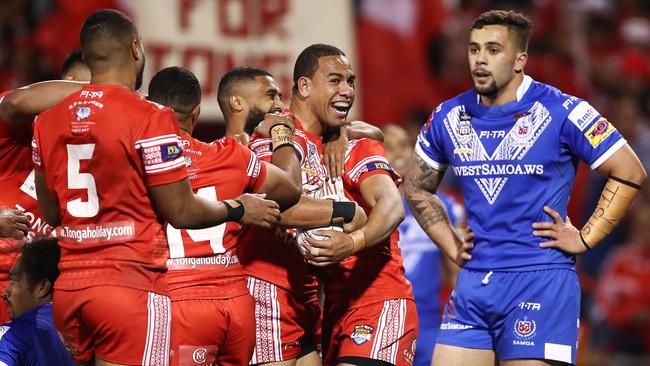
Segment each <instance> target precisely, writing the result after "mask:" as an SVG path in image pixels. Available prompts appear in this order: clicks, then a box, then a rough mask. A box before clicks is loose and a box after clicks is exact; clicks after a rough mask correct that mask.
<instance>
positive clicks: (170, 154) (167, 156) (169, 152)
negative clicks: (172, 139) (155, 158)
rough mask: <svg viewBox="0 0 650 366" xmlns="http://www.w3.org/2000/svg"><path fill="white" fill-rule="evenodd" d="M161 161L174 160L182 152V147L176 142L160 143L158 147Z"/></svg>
mask: <svg viewBox="0 0 650 366" xmlns="http://www.w3.org/2000/svg"><path fill="white" fill-rule="evenodd" d="M160 153H161V158H162V161H170V160H176V158H177V157H179V156H180V155H181V154H182V153H183V149H182V148H181V147H180V146H178V144H177V143H171V144H166V145H162V146H161V147H160Z"/></svg>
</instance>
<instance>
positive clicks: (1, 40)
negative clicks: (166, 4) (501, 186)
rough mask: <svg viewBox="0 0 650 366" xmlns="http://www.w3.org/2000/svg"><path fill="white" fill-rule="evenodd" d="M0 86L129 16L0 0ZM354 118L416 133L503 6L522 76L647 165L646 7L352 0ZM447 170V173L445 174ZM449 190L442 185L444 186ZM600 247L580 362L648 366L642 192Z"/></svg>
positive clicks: (592, 198)
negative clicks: (357, 97) (604, 129)
mask: <svg viewBox="0 0 650 366" xmlns="http://www.w3.org/2000/svg"><path fill="white" fill-rule="evenodd" d="M0 4H1V6H0V90H8V89H12V88H16V87H19V86H22V85H26V84H29V83H32V82H35V81H40V80H47V79H54V78H57V76H58V75H57V73H58V69H59V67H60V65H61V63H62V62H63V59H64V57H65V55H66V54H67V53H68V52H69V51H70V50H71V49H73V48H75V47H77V46H78V30H79V29H80V27H81V24H82V22H83V19H84V18H85V16H86V15H87V14H89V13H90V12H91V11H93V10H95V9H99V8H104V7H112V8H118V9H121V10H125V11H127V12H128V10H129V9H128V6H129V1H126V0H84V1H78V0H2V1H0ZM354 5H355V10H356V14H357V20H358V22H357V31H358V32H357V45H358V50H357V54H358V58H359V62H358V63H357V66H356V69H357V72H358V73H359V75H360V85H359V88H360V91H361V115H360V117H361V118H362V119H364V120H367V121H369V122H371V123H378V124H384V123H397V124H400V125H402V126H404V127H405V128H406V129H407V130H408V131H409V132H410V133H411V136H412V137H413V138H414V136H415V135H416V134H417V131H418V130H419V128H420V126H421V125H422V123H423V122H424V121H425V119H426V118H427V116H428V114H429V113H430V111H431V109H432V108H433V107H435V105H437V104H438V103H440V102H441V101H443V100H445V99H447V98H450V97H453V96H454V95H456V94H458V93H460V92H462V91H464V90H466V89H467V88H469V87H470V78H469V73H468V68H467V57H466V55H467V47H466V44H467V38H468V29H469V25H470V23H471V20H472V19H473V18H474V17H476V16H477V15H478V14H479V13H480V12H482V11H484V10H488V9H514V10H520V11H522V12H524V13H525V14H527V15H529V16H530V17H531V19H532V20H533V25H534V29H533V34H532V38H531V43H530V46H529V59H528V64H527V67H526V73H527V74H529V75H531V76H532V77H533V78H534V79H536V80H538V81H542V82H546V83H549V84H552V85H555V86H557V87H558V88H560V89H561V90H563V91H564V92H566V93H569V94H573V95H576V96H578V97H581V98H585V99H587V100H589V101H590V103H591V104H592V105H593V106H594V107H595V108H596V109H598V110H599V111H600V112H601V113H602V114H603V115H605V116H606V117H607V118H608V119H609V120H610V121H612V122H613V123H614V125H615V126H616V127H617V128H618V129H619V130H620V131H621V133H622V134H623V135H624V136H625V138H626V139H627V140H628V142H629V143H630V145H631V146H632V147H633V148H634V150H635V151H636V153H637V155H638V156H639V158H640V159H641V160H642V163H643V165H644V166H645V167H646V169H648V168H650V120H649V118H648V117H649V116H650V1H647V0H616V1H615V0H520V1H490V0H465V1H463V0H356V1H355V2H354ZM448 175H451V174H448ZM604 183H605V179H604V178H603V177H600V176H599V175H598V174H597V173H595V172H590V171H589V169H588V168H587V167H585V166H581V167H580V169H579V175H578V178H577V180H576V187H575V188H574V196H573V198H572V205H571V208H570V217H571V218H572V220H573V221H574V223H575V224H576V226H580V225H582V224H583V223H584V222H585V221H586V219H587V218H588V217H589V216H590V215H591V212H592V211H593V208H594V207H595V204H596V201H597V199H598V195H599V194H600V192H601V190H602V187H603V185H604ZM448 184H449V187H448V188H449V189H453V188H454V187H453V180H450V182H448ZM632 210H633V212H632V213H631V214H630V215H628V220H627V221H626V222H625V223H624V224H623V225H621V227H620V229H618V230H617V231H616V232H614V233H613V234H612V235H610V237H609V238H608V239H607V240H606V242H605V243H603V244H602V245H599V246H598V247H597V248H595V249H594V250H593V251H591V252H588V253H586V254H584V255H582V256H581V257H580V258H579V262H578V269H579V273H580V276H581V282H582V288H583V294H582V299H583V312H582V314H583V319H582V331H583V334H582V336H581V342H582V346H581V352H582V354H581V355H580V356H579V363H580V364H581V365H589V366H599V365H619V366H620V365H650V231H648V227H650V188H649V187H648V186H646V187H645V188H644V194H643V195H642V197H639V198H638V199H637V202H636V203H635V205H634V207H633V208H632Z"/></svg>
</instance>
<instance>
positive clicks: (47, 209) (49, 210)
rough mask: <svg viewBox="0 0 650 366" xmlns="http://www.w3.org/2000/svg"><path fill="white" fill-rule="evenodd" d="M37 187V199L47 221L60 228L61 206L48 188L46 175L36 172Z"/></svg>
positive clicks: (35, 182)
mask: <svg viewBox="0 0 650 366" xmlns="http://www.w3.org/2000/svg"><path fill="white" fill-rule="evenodd" d="M34 184H35V186H36V197H38V206H39V208H40V209H41V212H42V213H43V216H45V220H46V221H47V223H48V224H50V225H52V226H58V225H59V222H60V219H61V218H60V213H59V204H58V203H57V201H56V199H55V198H54V195H53V194H52V192H51V191H50V189H49V188H48V186H47V181H46V179H45V173H43V172H42V171H36V174H35V176H34Z"/></svg>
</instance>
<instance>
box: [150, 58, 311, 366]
mask: <svg viewBox="0 0 650 366" xmlns="http://www.w3.org/2000/svg"><path fill="white" fill-rule="evenodd" d="M149 100H152V101H155V102H157V103H161V104H163V105H165V106H168V107H171V108H173V109H174V111H175V113H176V116H177V117H178V119H179V121H180V129H181V145H182V146H183V149H184V154H185V159H186V165H187V167H188V171H189V173H190V182H191V183H192V189H193V190H194V191H195V192H196V193H197V194H199V195H201V196H203V197H205V198H208V199H213V200H216V199H217V196H218V198H219V199H222V200H224V199H234V198H236V197H237V196H239V195H240V194H242V193H245V192H251V193H255V192H260V193H267V194H268V197H269V198H270V199H273V200H275V201H277V202H278V203H279V204H280V206H281V207H285V208H286V207H289V206H291V205H293V204H294V203H296V202H297V201H298V198H299V197H300V191H301V189H300V169H299V165H298V158H297V156H296V154H295V153H294V152H293V149H291V148H289V149H286V148H281V145H278V144H276V146H275V149H274V153H273V163H274V164H276V165H277V166H276V165H273V164H267V163H262V162H260V160H259V159H258V158H257V156H256V155H255V154H254V153H253V152H251V151H250V150H249V149H248V148H247V147H245V146H242V145H241V144H239V143H237V141H235V140H234V139H233V138H231V137H224V138H223V139H219V140H216V141H214V142H213V143H211V144H206V143H203V142H201V141H199V140H197V139H195V138H193V137H192V136H191V135H192V131H193V130H194V126H195V125H196V122H197V120H198V117H199V114H200V104H201V86H200V85H199V82H198V80H197V79H196V77H195V76H194V74H192V73H191V72H190V71H189V70H186V69H183V68H180V67H168V68H165V69H163V70H160V71H159V72H158V73H156V75H155V76H154V77H153V78H152V79H151V82H150V83H149ZM263 118H265V120H266V121H267V122H268V123H267V126H268V127H270V126H271V125H272V126H278V127H280V126H284V125H287V126H290V129H289V130H288V131H290V130H291V129H292V128H293V120H292V118H291V116H290V115H266V116H263ZM270 130H271V131H270V132H269V131H264V132H263V133H265V134H266V135H268V134H269V133H270V134H271V135H272V137H274V138H276V140H277V139H278V136H277V134H276V133H277V131H278V130H277V127H276V128H274V129H270ZM258 131H260V130H259V129H258ZM284 143H290V142H284ZM278 166H279V167H283V168H285V169H286V172H285V171H284V170H282V169H280V168H278ZM233 177H244V178H243V179H233ZM240 230H241V225H239V224H237V223H227V224H222V225H219V226H215V227H212V228H208V229H203V230H179V229H176V228H174V227H172V226H170V225H168V226H167V239H168V242H169V248H170V259H169V260H168V261H167V268H168V270H169V271H168V273H167V279H168V282H169V286H170V295H171V296H170V297H171V301H172V351H173V357H172V364H173V365H194V360H195V357H194V356H195V352H203V356H202V359H203V360H204V361H203V362H205V363H211V362H215V363H216V364H218V365H247V364H248V361H249V360H250V358H251V355H252V353H253V347H254V345H255V315H254V305H253V298H252V297H251V296H250V294H249V293H248V289H247V288H246V280H245V277H244V273H243V270H242V268H241V265H240V264H239V262H238V260H237V255H236V245H237V241H238V239H237V234H238V232H239V231H240ZM260 245H264V244H263V243H260ZM188 259H189V260H192V262H190V261H189V260H188ZM195 263H198V264H195ZM197 350H198V351H197Z"/></svg>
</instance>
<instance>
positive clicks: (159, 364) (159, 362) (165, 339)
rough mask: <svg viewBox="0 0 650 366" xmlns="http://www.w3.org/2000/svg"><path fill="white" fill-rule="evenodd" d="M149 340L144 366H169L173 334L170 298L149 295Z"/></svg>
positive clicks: (143, 359)
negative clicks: (171, 336)
mask: <svg viewBox="0 0 650 366" xmlns="http://www.w3.org/2000/svg"><path fill="white" fill-rule="evenodd" d="M148 294H149V295H148V296H149V298H148V300H147V310H148V314H147V340H146V342H145V346H144V353H143V355H142V365H147V366H168V365H169V347H170V345H169V335H170V332H171V319H172V316H171V315H172V314H171V304H170V301H169V297H167V296H164V295H159V294H155V293H153V292H149V293H148Z"/></svg>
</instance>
